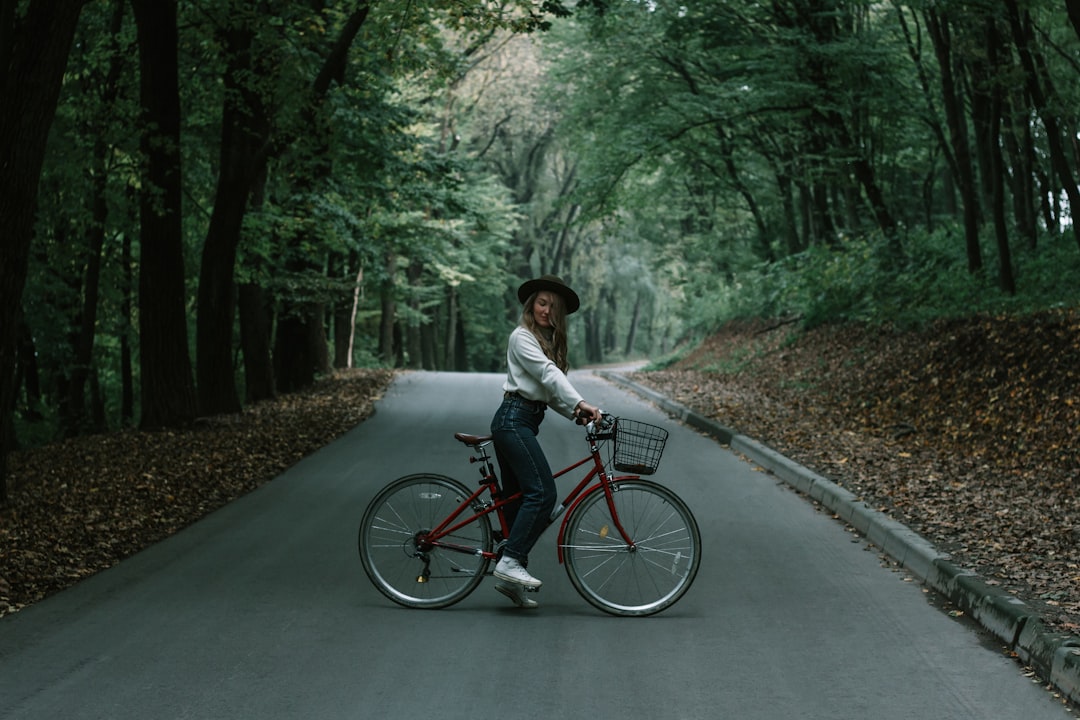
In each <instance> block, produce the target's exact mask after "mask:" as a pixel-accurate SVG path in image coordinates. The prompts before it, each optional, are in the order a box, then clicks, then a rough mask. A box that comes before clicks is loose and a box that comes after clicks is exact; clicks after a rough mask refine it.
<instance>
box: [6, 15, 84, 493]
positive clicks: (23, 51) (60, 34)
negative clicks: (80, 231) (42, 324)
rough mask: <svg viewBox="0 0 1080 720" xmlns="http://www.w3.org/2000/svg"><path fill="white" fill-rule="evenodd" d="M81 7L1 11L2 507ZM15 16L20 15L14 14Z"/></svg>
mask: <svg viewBox="0 0 1080 720" xmlns="http://www.w3.org/2000/svg"><path fill="white" fill-rule="evenodd" d="M83 4H84V0H29V2H20V3H16V2H12V1H11V0H5V2H3V3H0V97H2V98H4V102H3V103H0V227H2V228H3V229H4V230H3V232H4V241H3V242H2V243H0V505H4V504H6V503H7V453H8V450H9V449H10V448H11V447H12V445H11V443H12V442H13V440H14V437H15V432H14V425H13V423H12V419H13V418H12V412H13V411H14V407H15V392H16V391H15V372H16V370H15V368H16V358H17V354H18V326H19V323H18V317H19V312H20V308H21V307H22V293H23V289H24V287H25V286H26V274H27V268H28V264H29V251H30V241H31V239H32V237H33V234H34V219H35V215H36V214H37V198H38V180H39V179H40V177H41V167H42V163H43V162H44V159H45V144H46V141H47V140H48V136H49V128H51V127H52V122H53V118H54V117H55V115H56V103H57V99H58V98H59V96H60V85H61V80H62V79H63V75H64V69H65V67H66V64H67V57H68V52H69V50H70V49H71V41H72V38H73V37H74V34H75V26H76V24H77V23H78V20H79V13H80V12H81V11H82V6H83ZM17 10H18V11H17Z"/></svg>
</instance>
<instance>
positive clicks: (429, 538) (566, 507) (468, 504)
mask: <svg viewBox="0 0 1080 720" xmlns="http://www.w3.org/2000/svg"><path fill="white" fill-rule="evenodd" d="M587 439H588V441H589V454H588V455H587V456H585V457H583V458H582V459H581V460H578V461H577V462H575V463H573V464H571V465H568V466H567V467H565V468H563V469H562V470H559V471H558V472H556V473H554V474H553V475H554V477H555V479H558V478H560V477H562V476H563V475H566V474H567V473H569V472H571V471H573V470H576V469H577V468H579V467H581V466H582V465H585V464H586V463H588V462H590V461H592V463H593V467H592V468H591V469H590V470H589V472H588V473H586V475H585V477H584V478H582V480H581V481H580V482H579V483H578V484H577V485H575V486H574V488H573V489H572V490H571V491H570V492H569V493H568V494H567V495H566V497H565V498H563V501H562V502H561V503H559V505H557V506H556V507H555V509H554V511H552V514H551V517H550V518H548V526H549V527H550V526H551V525H552V524H554V522H555V521H556V520H557V519H558V518H559V516H560V515H562V516H563V521H562V524H561V525H560V526H559V535H558V542H557V547H558V558H559V563H560V564H562V562H563V536H564V534H565V532H566V520H567V518H569V517H570V511H571V510H573V509H574V507H576V506H577V504H578V503H580V502H581V501H582V500H583V499H584V498H586V497H588V496H589V495H590V494H592V493H594V492H603V493H604V494H605V496H606V501H607V507H608V511H609V512H610V513H611V520H612V523H613V524H614V525H615V529H616V530H617V531H618V533H619V535H620V536H621V537H622V539H623V540H624V541H625V542H626V544H627V546H630V547H633V545H634V540H633V538H631V537H630V536H629V534H628V533H627V532H626V530H625V529H624V528H623V526H622V523H621V522H620V521H619V515H618V512H617V511H616V509H615V501H614V497H613V493H615V492H617V491H618V490H617V486H616V485H615V483H616V482H617V481H620V480H633V479H637V478H638V477H639V476H638V475H620V476H618V477H610V476H608V474H607V472H606V471H605V470H604V462H603V460H601V458H600V448H599V445H598V444H597V442H598V441H599V440H601V439H605V438H604V435H603V434H602V433H598V432H595V431H590V432H589V433H588V435H587ZM458 440H459V441H461V442H463V443H465V444H466V445H469V446H470V447H472V448H474V449H476V450H477V451H479V452H480V456H479V457H470V458H469V462H478V463H481V467H480V475H481V478H482V479H481V481H480V487H478V488H477V489H476V490H475V491H474V492H473V493H472V494H471V495H469V497H467V498H465V500H463V501H462V502H461V503H460V504H459V505H458V507H457V508H456V509H455V510H454V511H453V512H452V513H450V515H449V516H447V518H446V519H445V520H443V521H442V522H441V523H439V525H438V526H437V527H435V528H433V529H432V530H430V531H429V532H427V533H425V535H424V538H423V541H422V542H423V544H426V545H428V546H431V547H439V548H443V549H445V550H452V551H454V552H460V553H465V554H468V555H479V556H481V557H485V558H487V559H489V560H494V559H495V558H496V557H498V555H497V553H496V552H493V551H487V550H483V549H481V548H476V547H468V546H464V545H458V544H456V543H454V542H450V541H448V540H446V539H445V538H448V537H449V536H451V535H453V534H454V533H455V532H457V531H458V530H460V529H461V528H463V527H465V526H466V525H469V524H470V523H473V522H475V521H476V520H477V519H478V518H480V517H482V516H484V515H490V514H491V513H495V514H496V516H497V517H498V518H499V529H500V530H501V531H502V535H503V537H504V538H506V537H508V536H509V534H510V529H509V528H508V527H507V525H506V515H505V513H504V512H503V508H504V507H506V506H507V505H509V504H510V503H512V502H516V501H517V500H520V499H521V495H522V493H520V492H518V493H514V494H513V495H511V496H510V497H507V498H503V497H501V493H500V489H499V483H498V479H497V478H496V476H495V469H494V467H493V466H492V463H491V457H490V456H489V455H488V454H487V445H488V444H490V440H486V441H484V442H480V443H476V444H474V443H471V442H469V441H467V440H465V439H464V438H462V437H458ZM594 478H598V481H597V482H596V483H595V484H593V485H590V484H589V483H591V482H592V481H593V479H594ZM485 493H487V494H488V495H489V496H490V497H491V499H492V500H494V502H491V503H489V502H487V501H486V500H481V498H482V497H483V495H484V494H485ZM477 503H480V504H481V507H480V509H479V510H476V509H475V508H476V505H477ZM470 509H472V514H471V515H467V516H465V517H462V516H463V515H465V513H466V512H468V511H469V510H470Z"/></svg>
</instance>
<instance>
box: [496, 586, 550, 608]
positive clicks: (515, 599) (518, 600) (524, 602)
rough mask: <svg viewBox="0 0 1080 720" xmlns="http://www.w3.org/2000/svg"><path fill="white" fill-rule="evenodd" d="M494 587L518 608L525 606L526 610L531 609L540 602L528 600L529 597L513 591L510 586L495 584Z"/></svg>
mask: <svg viewBox="0 0 1080 720" xmlns="http://www.w3.org/2000/svg"><path fill="white" fill-rule="evenodd" d="M495 589H496V590H498V591H499V592H501V593H502V594H503V595H505V596H506V597H508V598H510V602H512V603H514V604H515V605H517V606H518V607H519V608H525V609H526V610H531V609H533V608H534V607H537V606H538V605H539V604H540V603H538V602H536V601H535V600H530V599H529V598H523V597H520V596H519V595H518V594H517V593H516V592H514V591H513V589H512V588H508V587H504V586H502V585H496V586H495Z"/></svg>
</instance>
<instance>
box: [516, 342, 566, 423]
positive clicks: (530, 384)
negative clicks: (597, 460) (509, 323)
mask: <svg viewBox="0 0 1080 720" xmlns="http://www.w3.org/2000/svg"><path fill="white" fill-rule="evenodd" d="M503 390H504V391H505V392H516V393H517V394H518V395H521V396H522V397H523V398H526V399H527V400H535V401H537V402H542V403H547V405H548V406H549V407H550V408H551V409H553V410H555V412H557V413H559V414H560V415H562V416H563V417H566V418H569V419H571V420H572V419H573V417H574V408H576V407H577V406H578V403H580V402H581V401H582V399H583V398H582V397H581V393H579V392H578V391H577V390H575V389H574V386H573V385H571V384H570V381H569V380H568V379H567V378H566V373H564V372H563V371H562V370H560V369H559V368H558V366H557V365H556V364H555V363H554V362H552V361H551V359H550V358H549V357H548V356H547V355H545V354H544V349H543V348H542V347H540V341H539V340H537V339H536V336H535V335H533V334H532V333H531V332H530V331H529V330H528V329H527V328H525V327H522V326H520V325H519V326H518V327H517V328H516V329H515V330H514V332H512V333H510V341H509V342H508V343H507V346H506V382H504V383H503Z"/></svg>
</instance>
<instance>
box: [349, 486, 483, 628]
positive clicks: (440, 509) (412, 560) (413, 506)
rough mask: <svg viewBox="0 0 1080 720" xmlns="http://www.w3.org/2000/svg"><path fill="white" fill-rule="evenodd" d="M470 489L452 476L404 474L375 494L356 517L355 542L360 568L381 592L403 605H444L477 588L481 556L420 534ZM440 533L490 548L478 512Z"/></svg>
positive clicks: (446, 514) (467, 544)
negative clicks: (450, 531) (461, 524)
mask: <svg viewBox="0 0 1080 720" xmlns="http://www.w3.org/2000/svg"><path fill="white" fill-rule="evenodd" d="M470 494H471V493H470V492H469V490H468V489H467V488H466V487H465V485H463V484H462V483H460V482H458V481H457V480H454V479H453V478H449V477H445V476H443V475H409V476H406V477H403V478H400V479H398V480H395V481H394V482H392V483H391V484H390V485H388V486H387V487H386V488H385V489H383V490H382V491H381V492H380V493H379V494H378V495H376V496H375V498H374V499H373V500H372V501H371V503H370V504H369V505H368V507H367V510H366V511H365V512H364V518H363V520H362V521H361V523H360V538H359V548H360V560H361V561H362V562H363V564H364V571H365V572H366V573H367V576H368V578H370V579H371V582H372V583H373V584H374V585H375V587H377V588H378V589H379V591H380V592H381V593H382V594H383V595H385V596H386V597H388V598H390V599H391V600H393V601H394V602H396V603H398V604H400V605H404V606H406V607H413V608H444V607H447V606H450V605H453V604H454V603H456V602H458V601H459V600H461V599H462V598H464V597H465V596H466V595H468V594H469V593H471V592H472V591H473V590H475V589H476V586H477V585H479V584H480V582H481V581H482V580H483V579H484V574H485V573H486V572H487V567H488V560H487V559H486V558H484V557H483V556H481V555H478V554H475V553H470V552H458V551H454V550H448V549H446V548H440V547H433V546H431V545H429V544H427V543H426V542H425V538H424V536H425V534H426V533H427V532H429V531H430V530H432V529H434V528H435V527H437V526H438V525H439V524H440V523H441V522H442V521H443V520H445V519H446V518H447V517H449V516H450V513H452V512H453V511H454V510H456V509H457V507H458V506H459V505H460V504H461V503H462V502H464V501H465V499H466V498H467V497H469V495H470ZM463 517H468V516H467V515H464V516H463ZM444 539H445V540H448V541H450V542H453V543H454V544H456V545H460V546H462V547H465V548H470V549H472V550H473V551H475V550H485V551H490V550H491V547H492V541H491V520H490V519H489V518H488V517H487V516H486V515H483V516H480V517H478V518H477V519H476V520H475V521H473V522H472V523H470V524H468V525H466V526H465V527H463V528H461V529H460V530H458V531H457V532H455V533H454V535H452V536H450V537H449V538H444Z"/></svg>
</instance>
